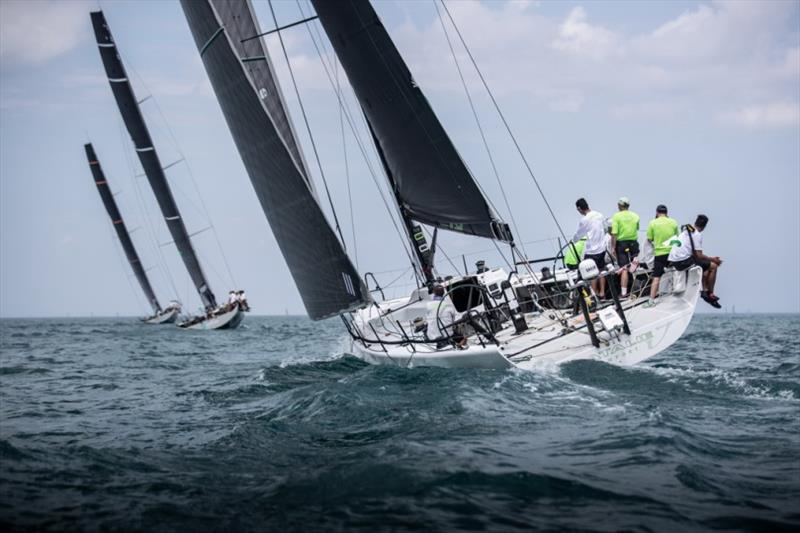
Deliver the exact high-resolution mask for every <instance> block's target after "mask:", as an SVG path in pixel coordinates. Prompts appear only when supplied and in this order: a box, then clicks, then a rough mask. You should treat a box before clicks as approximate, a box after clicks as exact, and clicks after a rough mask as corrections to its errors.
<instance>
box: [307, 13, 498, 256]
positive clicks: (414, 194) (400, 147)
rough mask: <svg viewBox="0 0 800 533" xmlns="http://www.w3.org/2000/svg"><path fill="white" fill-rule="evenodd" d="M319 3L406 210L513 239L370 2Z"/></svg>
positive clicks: (454, 227) (449, 226)
mask: <svg viewBox="0 0 800 533" xmlns="http://www.w3.org/2000/svg"><path fill="white" fill-rule="evenodd" d="M311 2H312V4H313V5H314V9H315V10H316V12H317V16H318V18H319V21H320V23H321V24H322V27H323V29H324V30H325V33H326V34H327V35H328V40H329V41H330V42H331V45H332V46H333V48H334V50H335V52H336V55H337V56H338V58H339V61H340V62H341V64H342V68H343V69H344V71H345V73H346V74H347V78H348V80H349V81H350V85H351V86H352V87H353V91H354V92H355V94H356V98H357V99H358V101H359V103H360V105H361V109H362V111H363V112H364V114H365V115H366V117H367V121H368V123H369V125H370V128H371V129H372V134H373V139H374V140H375V144H376V146H378V148H379V151H380V152H382V154H383V155H382V157H383V161H384V167H385V168H386V169H387V178H388V179H389V181H390V184H391V187H392V189H393V190H394V191H395V198H396V199H397V201H398V205H399V207H400V210H401V212H403V213H405V215H404V217H407V218H409V219H411V220H414V221H416V222H421V223H424V224H429V225H431V226H433V227H435V228H440V229H446V230H450V231H456V232H459V233H466V234H468V235H475V236H479V237H488V238H491V239H496V240H500V241H504V242H509V243H511V242H513V236H512V235H511V231H510V229H509V227H508V225H507V224H505V223H504V222H502V221H501V220H500V219H499V218H498V217H497V215H496V214H495V213H494V211H493V210H492V209H491V207H490V206H489V204H488V202H487V201H486V199H485V198H484V196H483V193H482V192H481V190H480V188H479V187H478V184H477V183H476V182H475V180H474V178H473V177H472V175H471V174H470V172H469V170H468V169H467V166H466V164H465V163H464V161H463V160H462V159H461V156H460V155H459V154H458V152H457V150H456V148H455V146H454V145H453V143H452V141H451V140H450V138H449V137H448V136H447V132H445V130H444V128H443V126H442V124H441V123H440V122H439V119H438V118H437V117H436V114H435V113H434V112H433V109H432V108H431V106H430V104H429V103H428V101H427V99H426V98H425V95H424V94H423V93H422V91H421V90H420V88H419V86H418V85H417V83H416V82H415V81H414V79H413V77H412V76H411V72H410V71H409V70H408V67H407V66H406V64H405V62H404V61H403V58H402V57H401V56H400V53H399V52H398V50H397V48H396V47H395V45H394V43H393V42H392V40H391V37H389V34H388V33H387V32H386V29H385V28H384V27H383V24H381V21H380V19H379V18H378V15H377V14H376V13H375V10H374V9H373V8H372V6H371V5H370V3H369V2H368V1H367V0H345V1H341V2H330V1H325V0H311ZM412 245H413V246H414V247H415V248H416V242H415V241H414V240H413V239H412Z"/></svg>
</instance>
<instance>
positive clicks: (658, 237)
mask: <svg viewBox="0 0 800 533" xmlns="http://www.w3.org/2000/svg"><path fill="white" fill-rule="evenodd" d="M677 235H678V222H677V221H676V220H675V219H674V218H670V217H669V216H667V206H665V205H664V204H660V205H659V206H658V207H656V218H654V219H653V220H651V221H650V224H648V225H647V240H648V241H650V243H651V244H652V245H653V276H652V278H653V279H652V281H651V283H650V301H649V302H647V303H646V304H645V305H646V306H647V307H652V306H654V305H656V304H657V303H658V287H659V284H660V283H661V276H662V275H663V274H664V268H666V266H667V263H668V262H669V252H670V250H671V246H670V244H669V239H670V238H671V237H675V236H677Z"/></svg>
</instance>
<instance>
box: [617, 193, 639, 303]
mask: <svg viewBox="0 0 800 533" xmlns="http://www.w3.org/2000/svg"><path fill="white" fill-rule="evenodd" d="M630 205H631V201H630V200H628V198H626V197H625V196H623V197H622V198H620V199H619V200H618V201H617V209H618V211H617V212H616V213H614V216H612V217H611V249H612V250H613V251H614V255H615V256H616V257H615V259H616V261H617V265H619V266H620V267H627V266H628V265H630V264H631V263H632V262H633V260H634V259H635V258H636V256H637V255H639V215H637V214H636V213H634V212H633V211H631V210H630V209H628V208H629V207H630ZM627 295H628V269H627V268H623V270H622V296H623V297H625V296H627Z"/></svg>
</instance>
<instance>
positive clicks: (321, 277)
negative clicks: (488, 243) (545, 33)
mask: <svg viewBox="0 0 800 533" xmlns="http://www.w3.org/2000/svg"><path fill="white" fill-rule="evenodd" d="M311 2H312V4H313V6H314V8H315V10H316V17H312V18H318V20H319V22H320V23H321V25H322V28H323V29H324V31H325V33H326V34H327V36H328V39H329V41H330V44H331V46H332V47H333V49H334V52H335V53H336V55H337V57H338V59H339V62H340V63H341V67H342V69H343V71H344V72H345V73H346V75H347V78H348V80H349V82H350V85H351V87H352V89H353V92H354V93H355V96H356V99H357V100H358V102H359V104H360V106H361V110H362V111H363V113H364V116H365V118H366V122H367V125H368V128H369V131H370V133H371V135H372V140H373V142H374V144H375V148H376V150H377V153H378V155H379V157H380V160H381V162H382V164H383V169H384V171H385V175H386V179H387V180H388V183H389V185H390V189H391V191H392V192H393V194H394V200H395V206H396V208H397V210H398V213H399V218H400V219H401V220H402V222H403V224H404V230H405V232H406V236H407V238H408V241H409V243H410V247H411V248H412V250H413V253H414V262H415V267H416V273H417V275H418V279H419V285H418V288H417V289H415V290H413V291H411V292H410V294H409V295H408V296H406V297H402V298H397V299H390V300H384V301H380V302H376V301H374V300H373V299H372V297H371V295H370V291H369V290H368V289H367V287H366V281H362V280H361V278H360V277H359V275H358V273H357V272H356V269H355V267H354V266H353V263H352V262H351V261H350V259H349V257H348V256H347V253H346V252H345V249H344V247H343V244H342V242H340V241H339V240H338V239H337V237H336V233H335V232H334V230H333V229H332V228H331V226H330V224H329V223H328V221H327V219H326V218H325V216H324V214H323V212H322V210H321V208H320V205H319V202H318V200H317V197H316V194H315V191H314V187H313V185H312V183H311V180H310V178H309V173H308V171H307V169H306V167H305V164H304V161H303V157H302V152H301V150H300V145H299V143H298V142H297V140H296V138H295V136H294V131H293V128H292V127H291V121H290V120H289V115H288V113H287V111H286V107H285V104H284V102H283V99H282V95H281V93H280V90H279V88H278V85H277V82H276V79H275V74H274V71H273V68H272V65H271V62H270V58H269V54H268V53H267V50H266V46H265V45H264V44H263V43H262V41H261V36H262V35H265V33H262V32H261V31H260V30H259V28H258V24H257V22H256V21H255V17H254V15H253V10H252V6H251V5H250V2H249V0H239V1H233V2H231V1H223V0H201V1H197V0H182V2H181V3H182V6H183V10H184V13H185V15H186V18H187V21H188V22H189V26H190V28H191V30H192V33H193V35H194V38H195V42H196V44H197V47H198V50H199V51H200V55H201V58H202V60H203V63H204V65H205V67H206V71H207V73H208V75H209V78H210V80H211V84H212V86H213V88H214V90H215V93H216V95H217V99H218V100H219V103H220V105H221V107H222V111H223V114H224V115H225V118H226V120H227V122H228V126H229V128H230V130H231V133H232V135H233V138H234V140H235V142H236V144H237V147H238V149H239V152H240V155H241V157H242V160H243V161H244V164H245V168H246V169H247V171H248V174H249V175H250V178H251V181H252V183H253V186H254V188H255V190H256V193H257V194H258V196H259V199H260V201H261V204H262V207H263V210H264V212H265V215H266V216H267V219H268V220H269V223H270V225H271V226H272V229H273V232H274V233H275V237H276V240H277V242H278V244H279V246H280V248H281V251H282V253H283V255H284V258H285V259H286V261H287V263H288V265H289V268H290V271H291V272H292V275H293V276H294V279H295V282H296V284H297V286H298V289H299V290H300V294H301V296H302V298H303V302H304V304H305V306H306V310H307V311H308V313H309V316H310V317H311V318H312V319H321V318H325V317H329V316H335V315H339V316H341V317H342V320H343V322H344V324H345V326H346V328H347V330H348V332H349V334H350V338H351V351H352V353H353V354H354V355H356V356H357V357H360V358H362V359H363V360H365V361H367V362H369V363H373V364H387V365H396V366H403V367H411V366H438V367H446V368H508V367H519V368H523V369H530V368H533V367H534V366H537V365H541V364H558V363H562V362H565V361H570V360H574V359H597V360H602V361H606V362H609V363H612V364H617V365H633V364H637V363H639V362H641V361H643V360H645V359H647V358H648V357H652V356H653V355H655V354H657V353H659V352H661V351H663V350H664V349H666V348H667V347H669V346H670V345H671V344H672V343H674V342H675V341H676V340H677V339H678V338H679V337H680V336H681V335H682V334H683V332H684V331H685V329H686V327H687V326H688V324H689V322H690V320H691V318H692V315H693V313H694V310H695V306H696V303H697V298H698V295H699V292H700V285H701V271H700V269H699V268H697V267H693V268H691V269H689V270H688V271H686V272H676V271H669V272H668V273H667V274H665V276H664V278H663V280H662V284H661V297H660V303H659V305H657V306H654V307H646V306H644V305H643V304H644V298H636V299H631V298H626V299H624V300H621V299H620V298H619V296H618V295H617V292H616V290H615V274H614V273H613V272H612V271H610V270H609V271H605V272H599V271H598V270H597V267H596V266H595V264H594V262H592V261H587V262H583V263H581V265H580V269H579V272H577V273H572V274H569V273H566V272H557V273H556V276H555V278H553V279H554V280H555V281H556V282H557V283H555V285H556V286H557V287H558V290H560V291H561V293H562V294H560V296H561V297H562V298H561V299H559V300H558V301H559V302H561V303H560V304H558V305H554V304H553V302H554V301H556V299H554V298H552V299H551V301H550V303H549V304H548V305H544V302H542V301H540V300H539V299H538V297H537V292H536V291H535V290H534V291H532V290H531V289H536V288H537V287H538V288H541V287H542V286H543V284H546V283H548V280H547V279H545V278H544V277H542V276H539V275H537V274H536V273H534V272H533V271H532V270H531V269H530V263H531V261H528V260H527V259H526V258H525V257H524V254H521V252H520V251H519V250H518V249H517V248H516V246H515V244H514V237H513V235H512V232H511V230H510V228H509V226H508V225H507V224H505V223H504V222H503V221H502V220H500V218H499V217H498V216H497V215H496V214H495V213H494V211H493V210H492V208H491V207H490V204H489V203H488V202H487V201H486V199H485V198H484V195H483V193H482V192H481V190H480V188H479V187H478V186H477V184H476V182H475V180H474V178H473V177H472V175H471V174H470V172H469V170H468V169H467V167H466V165H465V164H464V162H463V161H462V159H461V157H460V156H459V154H458V152H457V151H456V149H455V147H454V146H453V144H452V142H451V141H450V139H449V137H448V136H447V133H446V132H445V130H444V128H443V127H442V125H441V123H440V122H439V120H438V118H437V117H436V115H435V114H434V112H433V110H432V109H431V107H430V105H429V104H428V102H427V100H426V99H425V96H424V95H423V93H422V91H421V90H420V88H419V86H418V85H417V83H416V82H415V81H414V79H413V77H412V76H411V73H410V72H409V71H408V68H407V67H406V65H405V63H404V61H403V59H402V57H401V56H400V54H399V52H398V51H397V49H396V48H395V46H394V43H393V42H392V40H391V38H390V37H389V35H388V33H387V32H386V29H385V28H384V26H383V25H382V24H381V22H380V19H379V18H378V16H377V14H376V13H375V11H374V10H373V8H372V6H371V5H370V3H369V2H368V1H367V0H349V1H347V2H329V1H324V0H311ZM270 8H271V5H270ZM273 17H274V12H273ZM308 20H310V19H305V20H303V21H300V22H307V21H308ZM275 23H276V26H277V21H276V22H275ZM295 24H296V23H295ZM295 24H289V25H287V26H285V27H284V28H286V27H291V26H293V25H295ZM281 29H282V28H276V29H275V30H272V31H271V32H266V33H272V32H280V31H281ZM339 102H340V105H343V104H342V99H341V97H339ZM498 111H499V110H498ZM422 224H425V225H427V226H430V227H432V228H433V235H434V237H433V239H432V244H431V245H428V243H427V240H426V238H425V234H424V232H423V230H422V229H421V225H422ZM438 230H442V231H454V232H458V233H462V234H466V235H472V236H475V237H479V238H488V239H492V240H494V241H495V242H497V243H498V244H502V245H508V246H509V247H510V250H511V254H512V256H513V257H514V258H515V259H517V258H519V259H521V260H520V261H518V262H516V261H515V266H520V267H521V269H518V270H517V271H513V272H509V271H506V270H504V269H499V268H496V269H489V270H484V269H482V270H481V271H480V272H476V273H474V274H468V273H465V274H463V275H459V276H456V277H449V278H448V279H441V278H440V277H439V276H437V273H436V266H435V264H434V257H435V252H436V235H437V233H436V232H437V231H438ZM300 237H302V238H300ZM599 276H602V277H606V278H607V279H608V280H609V282H610V283H609V286H610V287H611V295H612V298H611V300H610V301H607V302H604V301H602V300H600V299H599V298H598V296H597V295H595V294H593V293H592V289H591V285H590V284H591V281H592V280H593V279H595V278H597V277H599ZM551 283H552V282H551ZM648 286H649V285H648V284H646V283H645V284H644V285H643V286H641V287H640V288H639V293H642V292H644V291H645V290H647V287H648ZM565 303H566V305H565Z"/></svg>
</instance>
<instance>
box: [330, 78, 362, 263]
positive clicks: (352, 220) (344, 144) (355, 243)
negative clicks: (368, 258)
mask: <svg viewBox="0 0 800 533" xmlns="http://www.w3.org/2000/svg"><path fill="white" fill-rule="evenodd" d="M338 65H339V64H338V63H334V64H333V66H334V70H333V73H334V78H336V91H337V92H338V91H340V90H341V86H340V85H339V68H338ZM339 127H340V129H341V131H342V154H343V155H344V175H345V180H346V181H347V203H348V205H349V207H350V231H351V232H352V234H353V259H355V262H356V270H358V241H356V222H355V213H354V212H353V193H352V189H351V187H350V163H349V161H348V158H347V137H346V136H345V131H344V115H343V113H342V108H341V107H339Z"/></svg>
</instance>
